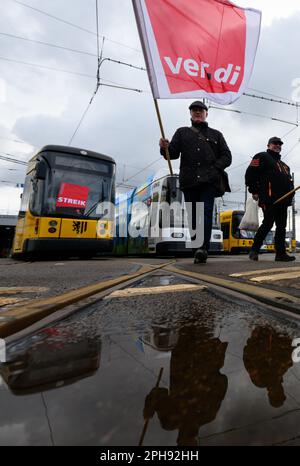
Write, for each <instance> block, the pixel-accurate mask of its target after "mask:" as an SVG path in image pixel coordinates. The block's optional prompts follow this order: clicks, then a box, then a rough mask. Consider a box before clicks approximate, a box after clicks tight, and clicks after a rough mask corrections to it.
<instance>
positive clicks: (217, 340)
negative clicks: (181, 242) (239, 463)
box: [0, 277, 300, 446]
mask: <svg viewBox="0 0 300 466" xmlns="http://www.w3.org/2000/svg"><path fill="white" fill-rule="evenodd" d="M161 278H162V277H156V278H155V280H153V282H152V283H151V281H150V284H149V281H148V282H146V281H145V280H144V281H143V282H141V284H140V286H157V285H159V284H161V282H160V281H159V280H160V279H161ZM176 283H177V282H176V279H173V280H172V284H174V285H176ZM166 284H167V283H166ZM298 336H299V327H298V325H297V324H295V323H293V322H287V321H283V320H279V319H278V318H275V317H272V316H271V315H266V314H264V313H263V311H262V309H260V308H257V309H256V310H253V305H251V306H250V304H248V303H242V302H240V303H235V302H232V301H230V300H227V299H224V297H221V296H219V295H215V294H212V293H211V292H210V291H208V290H202V291H188V292H185V293H171V292H170V293H168V292H167V293H165V294H163V295H160V294H155V295H151V294H150V295H147V296H146V297H145V296H143V295H135V296H131V297H127V298H121V297H120V298H114V299H107V300H103V301H102V302H101V303H98V304H97V305H95V306H94V307H92V308H91V309H90V310H89V311H88V312H87V311H84V312H82V313H80V314H76V315H74V316H73V317H71V318H68V319H66V320H64V321H62V322H60V323H57V324H54V325H52V326H50V327H47V328H45V329H43V330H41V331H39V332H37V333H36V334H35V335H32V336H31V337H27V338H26V339H23V340H22V341H20V342H18V343H16V344H14V345H10V346H9V347H8V348H7V362H6V363H5V364H2V365H0V374H1V375H2V377H3V379H4V380H5V383H6V384H7V386H8V388H9V390H4V385H1V383H0V409H1V417H0V444H1V445H4V444H10V445H15V444H17V443H18V442H19V444H26V445H37V444H49V443H51V444H56V445H104V446H110V445H119V446H121V445H125V446H130V445H138V443H139V440H140V439H141V433H142V432H143V429H144V426H145V425H146V426H147V428H146V430H145V433H144V437H143V442H144V443H143V444H144V445H145V446H146V445H155V446H159V445H164V446H165V445H176V444H177V445H219V444H222V445H223V444H224V445H227V444H272V443H276V442H277V443H280V442H281V443H282V442H283V441H285V439H289V438H292V437H297V435H300V415H298V412H299V409H300V395H299V393H300V392H299V383H300V370H299V369H300V367H299V366H300V365H299V364H294V365H293V363H292V359H291V355H292V351H293V350H294V348H293V347H292V340H293V338H294V337H298ZM100 359H101V364H100ZM161 368H163V371H162V377H161V380H159V383H158V374H160V371H161ZM41 393H42V395H43V399H42V400H41ZM16 395H18V396H16ZM297 416H298V417H299V419H298V417H297ZM12 425H22V429H23V430H22V432H24V435H22V437H20V438H19V439H16V437H15V435H14V430H13V428H12ZM47 426H48V427H47ZM298 426H299V427H298ZM49 432H50V433H51V439H50V438H49V435H50V434H49Z"/></svg>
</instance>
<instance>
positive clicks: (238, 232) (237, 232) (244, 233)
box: [232, 212, 255, 239]
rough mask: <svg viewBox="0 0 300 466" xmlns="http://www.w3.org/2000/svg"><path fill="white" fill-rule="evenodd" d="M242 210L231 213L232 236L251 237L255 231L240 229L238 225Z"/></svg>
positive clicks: (239, 237) (238, 237) (242, 213)
mask: <svg viewBox="0 0 300 466" xmlns="http://www.w3.org/2000/svg"><path fill="white" fill-rule="evenodd" d="M243 215H244V212H240V213H237V212H235V213H233V215H232V236H233V237H234V238H237V239H253V238H254V236H255V231H248V230H240V228H239V225H240V223H241V220H242V218H243Z"/></svg>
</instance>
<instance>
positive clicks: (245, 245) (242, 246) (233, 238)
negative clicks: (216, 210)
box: [220, 210, 255, 254]
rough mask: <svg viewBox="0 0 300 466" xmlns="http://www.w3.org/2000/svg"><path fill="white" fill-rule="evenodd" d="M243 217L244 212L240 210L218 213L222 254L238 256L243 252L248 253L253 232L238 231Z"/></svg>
mask: <svg viewBox="0 0 300 466" xmlns="http://www.w3.org/2000/svg"><path fill="white" fill-rule="evenodd" d="M243 215H244V211H242V210H226V211H225V212H220V225H221V230H222V232H223V247H224V252H230V253H236V254H238V253H240V252H243V251H244V252H248V251H249V250H250V249H251V246H252V244H253V238H254V236H255V232H254V231H246V230H240V229H239V225H240V223H241V220H242V217H243Z"/></svg>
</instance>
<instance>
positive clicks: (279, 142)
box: [268, 136, 283, 146]
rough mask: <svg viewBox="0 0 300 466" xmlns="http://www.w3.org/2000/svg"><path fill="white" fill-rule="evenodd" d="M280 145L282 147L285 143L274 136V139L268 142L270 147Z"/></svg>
mask: <svg viewBox="0 0 300 466" xmlns="http://www.w3.org/2000/svg"><path fill="white" fill-rule="evenodd" d="M277 143H278V144H280V145H281V146H282V144H283V142H282V140H281V139H280V138H278V137H277V136H274V137H272V138H270V139H269V142H268V145H269V144H277Z"/></svg>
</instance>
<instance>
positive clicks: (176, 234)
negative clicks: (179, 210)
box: [171, 233, 184, 238]
mask: <svg viewBox="0 0 300 466" xmlns="http://www.w3.org/2000/svg"><path fill="white" fill-rule="evenodd" d="M171 236H172V238H183V236H184V234H183V233H172V234H171Z"/></svg>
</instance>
